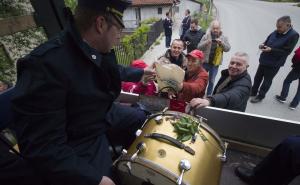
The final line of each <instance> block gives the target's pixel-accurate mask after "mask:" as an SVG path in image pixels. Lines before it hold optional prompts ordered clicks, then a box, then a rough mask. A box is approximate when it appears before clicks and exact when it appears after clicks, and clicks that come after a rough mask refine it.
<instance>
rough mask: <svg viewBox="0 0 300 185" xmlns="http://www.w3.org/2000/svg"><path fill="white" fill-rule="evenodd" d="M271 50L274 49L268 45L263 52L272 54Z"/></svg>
mask: <svg viewBox="0 0 300 185" xmlns="http://www.w3.org/2000/svg"><path fill="white" fill-rule="evenodd" d="M271 50H272V48H270V47H269V46H266V45H265V46H264V47H263V48H262V49H261V51H262V52H270V51H271Z"/></svg>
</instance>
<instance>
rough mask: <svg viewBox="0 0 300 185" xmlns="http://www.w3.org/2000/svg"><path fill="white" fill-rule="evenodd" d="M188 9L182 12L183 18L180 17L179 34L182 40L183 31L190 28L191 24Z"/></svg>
mask: <svg viewBox="0 0 300 185" xmlns="http://www.w3.org/2000/svg"><path fill="white" fill-rule="evenodd" d="M190 13H191V12H190V10H189V9H186V10H185V12H184V16H185V17H184V18H183V19H182V22H181V28H180V29H181V33H180V34H181V35H180V39H181V40H183V36H184V34H185V32H186V31H187V30H188V29H189V28H190V26H191V15H190Z"/></svg>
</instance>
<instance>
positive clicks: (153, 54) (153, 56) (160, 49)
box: [141, 16, 181, 66]
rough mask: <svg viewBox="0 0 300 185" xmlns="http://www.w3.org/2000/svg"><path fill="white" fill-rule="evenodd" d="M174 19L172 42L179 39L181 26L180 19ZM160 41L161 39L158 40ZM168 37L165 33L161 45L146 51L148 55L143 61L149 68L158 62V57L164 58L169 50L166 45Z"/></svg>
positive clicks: (143, 57)
mask: <svg viewBox="0 0 300 185" xmlns="http://www.w3.org/2000/svg"><path fill="white" fill-rule="evenodd" d="M176 17H177V16H175V18H174V24H173V28H172V30H173V32H172V40H173V39H177V38H179V27H180V24H181V19H180V18H176ZM158 39H159V38H158ZM165 40H166V37H165V36H164V33H162V35H161V36H160V40H159V42H160V44H158V45H154V44H153V45H152V46H151V47H150V49H149V50H147V51H146V53H145V54H144V55H143V56H142V57H141V59H142V60H144V61H145V62H146V64H148V65H149V66H150V65H152V64H153V62H154V61H155V60H157V58H158V57H160V56H162V55H163V54H164V53H165V52H166V50H167V48H166V46H165V45H166V44H165Z"/></svg>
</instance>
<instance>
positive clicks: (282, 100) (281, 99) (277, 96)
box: [275, 95, 286, 103]
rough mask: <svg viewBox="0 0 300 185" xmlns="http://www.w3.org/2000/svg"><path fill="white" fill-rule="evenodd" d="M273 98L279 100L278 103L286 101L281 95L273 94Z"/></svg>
mask: <svg viewBox="0 0 300 185" xmlns="http://www.w3.org/2000/svg"><path fill="white" fill-rule="evenodd" d="M275 99H276V100H277V101H279V102H280V103H285V102H286V99H285V98H282V97H281V96H279V95H276V96H275Z"/></svg>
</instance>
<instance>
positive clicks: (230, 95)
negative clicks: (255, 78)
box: [190, 52, 251, 112]
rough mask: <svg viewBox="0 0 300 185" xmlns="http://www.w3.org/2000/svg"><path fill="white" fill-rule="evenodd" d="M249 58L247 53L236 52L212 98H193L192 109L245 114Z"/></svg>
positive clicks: (249, 82)
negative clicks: (216, 109) (219, 109)
mask: <svg viewBox="0 0 300 185" xmlns="http://www.w3.org/2000/svg"><path fill="white" fill-rule="evenodd" d="M248 61H249V57H248V54H247V53H244V52H237V53H235V54H234V55H233V56H232V57H231V60H230V63H229V66H228V69H225V70H223V71H222V72H221V74H222V76H221V78H220V80H219V82H218V84H217V85H216V87H215V89H214V93H213V95H212V96H208V97H206V98H194V99H192V100H191V102H190V106H191V107H192V108H199V107H205V106H213V107H219V108H225V109H230V110H236V111H242V112H245V110H246V106H247V101H248V99H249V96H250V90H251V77H250V75H249V74H248V72H247V68H248V66H249V65H248Z"/></svg>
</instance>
